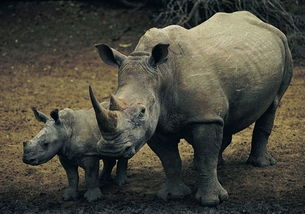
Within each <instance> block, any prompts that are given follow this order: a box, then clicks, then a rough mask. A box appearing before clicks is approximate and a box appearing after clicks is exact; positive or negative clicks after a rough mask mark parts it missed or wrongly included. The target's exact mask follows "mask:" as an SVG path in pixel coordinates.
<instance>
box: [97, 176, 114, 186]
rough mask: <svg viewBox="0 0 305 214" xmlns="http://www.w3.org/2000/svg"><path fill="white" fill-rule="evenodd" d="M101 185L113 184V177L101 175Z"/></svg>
mask: <svg viewBox="0 0 305 214" xmlns="http://www.w3.org/2000/svg"><path fill="white" fill-rule="evenodd" d="M99 181H100V185H103V184H107V183H112V182H113V179H112V177H111V175H106V174H101V175H100V177H99Z"/></svg>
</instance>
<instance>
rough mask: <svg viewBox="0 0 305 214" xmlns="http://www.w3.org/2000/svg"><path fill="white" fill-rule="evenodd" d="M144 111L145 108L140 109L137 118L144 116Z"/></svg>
mask: <svg viewBox="0 0 305 214" xmlns="http://www.w3.org/2000/svg"><path fill="white" fill-rule="evenodd" d="M145 111H146V109H145V107H144V106H143V107H141V109H140V113H139V117H140V118H142V117H144V115H145Z"/></svg>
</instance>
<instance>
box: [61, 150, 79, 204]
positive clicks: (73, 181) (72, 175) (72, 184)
mask: <svg viewBox="0 0 305 214" xmlns="http://www.w3.org/2000/svg"><path fill="white" fill-rule="evenodd" d="M59 160H60V163H61V165H62V166H63V167H64V169H65V171H66V174H67V178H68V182H69V186H68V187H67V188H66V189H65V190H64V194H63V199H64V200H65V201H71V200H77V199H78V198H79V193H78V180H79V177H78V166H77V164H75V163H73V162H71V161H69V160H67V159H66V158H65V157H63V156H59Z"/></svg>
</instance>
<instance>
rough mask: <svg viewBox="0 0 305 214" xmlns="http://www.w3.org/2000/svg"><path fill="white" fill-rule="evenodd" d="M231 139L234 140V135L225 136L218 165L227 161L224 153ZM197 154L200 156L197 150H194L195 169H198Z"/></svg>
mask: <svg viewBox="0 0 305 214" xmlns="http://www.w3.org/2000/svg"><path fill="white" fill-rule="evenodd" d="M231 141H232V135H225V136H223V139H222V144H221V149H220V151H219V156H218V165H223V164H224V163H225V161H224V159H223V157H222V153H223V151H224V150H225V149H226V148H227V147H228V145H230V143H231ZM197 156H198V155H197V152H196V151H195V150H194V159H193V169H195V170H197V169H198V161H197V159H198V158H197Z"/></svg>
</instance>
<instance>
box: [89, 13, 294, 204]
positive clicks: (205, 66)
mask: <svg viewBox="0 0 305 214" xmlns="http://www.w3.org/2000/svg"><path fill="white" fill-rule="evenodd" d="M96 47H97V49H98V51H99V54H100V56H101V58H102V60H103V61H104V62H105V63H107V64H110V65H117V66H118V67H119V75H118V88H117V90H116V93H115V95H114V97H115V98H116V99H117V100H119V101H120V102H121V107H120V108H116V109H112V108H110V109H105V108H103V107H102V106H100V105H99V104H98V102H97V100H96V99H95V97H94V94H93V92H92V90H90V95H91V101H92V104H93V107H94V109H95V112H96V118H97V121H98V123H99V127H100V130H101V133H102V138H101V139H100V141H99V143H98V147H99V152H100V153H101V154H103V155H108V156H114V157H116V156H124V157H131V156H133V155H134V154H135V152H136V151H138V150H139V149H140V148H141V147H142V146H143V142H146V141H147V142H148V145H149V146H150V148H151V149H152V150H153V151H154V152H155V153H156V154H157V155H158V156H159V158H160V159H161V161H162V165H163V167H164V170H165V174H166V181H165V184H164V185H163V186H162V188H161V190H160V191H159V193H158V195H159V196H160V197H161V198H163V199H167V198H169V197H181V196H184V195H186V194H189V193H190V192H191V191H190V189H189V188H188V187H187V186H186V185H185V184H184V183H183V181H182V179H181V159H180V156H179V152H178V143H179V140H180V139H181V138H184V139H186V140H187V141H188V142H189V143H190V144H191V145H192V146H193V148H194V152H195V158H196V162H197V166H198V170H199V186H198V190H197V193H196V199H198V200H199V201H200V202H201V204H202V205H208V206H213V205H217V204H218V203H220V202H221V201H223V200H226V199H228V193H227V191H226V190H225V189H224V188H223V187H222V186H221V184H220V183H219V181H218V178H217V161H218V157H219V155H221V153H222V152H223V151H224V149H225V148H226V147H227V145H228V144H229V143H230V142H231V138H232V135H233V134H234V133H236V132H239V131H241V130H243V129H245V128H246V127H248V126H249V125H250V124H252V123H254V122H255V127H254V131H253V138H252V147H251V153H250V156H249V159H248V163H250V164H253V165H255V166H259V167H264V166H269V165H273V164H274V163H275V160H274V159H273V158H272V156H271V155H270V154H269V153H268V151H267V149H266V146H267V143H268V137H269V135H270V132H271V130H272V127H273V121H274V117H275V111H276V109H277V107H278V103H279V101H280V99H281V98H282V96H283V94H284V92H285V90H286V89H287V87H288V85H289V82H290V80H291V76H292V59H291V53H290V50H289V47H288V44H287V39H286V37H285V35H284V34H283V33H282V32H281V31H280V30H278V29H277V28H275V27H273V26H271V25H269V24H266V23H264V22H262V21H261V20H259V19H258V18H257V17H255V16H254V15H252V14H251V13H249V12H245V11H242V12H235V13H231V14H229V13H217V14H215V15H214V16H213V17H211V18H210V19H209V20H207V21H206V22H204V23H202V24H201V25H199V26H197V27H194V28H192V29H190V30H187V29H185V28H183V27H180V26H176V25H173V26H168V27H166V28H162V29H157V28H152V29H150V30H148V31H147V32H146V33H145V34H144V35H143V36H142V37H141V39H140V41H139V43H138V45H137V46H136V48H135V50H134V51H133V52H132V53H131V54H130V55H129V56H124V55H123V54H121V53H119V52H118V51H116V50H114V49H111V48H109V47H108V46H106V45H97V46H96Z"/></svg>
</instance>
